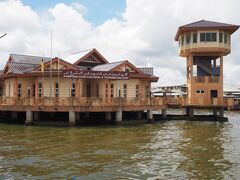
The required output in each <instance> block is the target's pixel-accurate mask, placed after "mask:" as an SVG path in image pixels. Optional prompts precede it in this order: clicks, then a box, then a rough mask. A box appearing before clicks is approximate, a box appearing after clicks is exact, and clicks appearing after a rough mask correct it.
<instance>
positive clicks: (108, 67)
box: [92, 60, 144, 74]
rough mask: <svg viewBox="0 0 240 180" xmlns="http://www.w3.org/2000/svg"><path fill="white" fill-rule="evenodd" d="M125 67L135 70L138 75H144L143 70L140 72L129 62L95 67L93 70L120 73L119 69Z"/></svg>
mask: <svg viewBox="0 0 240 180" xmlns="http://www.w3.org/2000/svg"><path fill="white" fill-rule="evenodd" d="M125 65H127V66H129V67H131V68H132V69H134V70H135V71H136V72H137V73H140V74H144V73H143V72H142V71H141V70H139V69H138V68H136V67H135V66H134V65H133V64H131V63H130V62H129V61H128V60H124V61H118V62H114V63H108V64H102V65H98V66H95V67H94V68H93V69H92V70H93V71H118V68H120V67H122V66H125Z"/></svg>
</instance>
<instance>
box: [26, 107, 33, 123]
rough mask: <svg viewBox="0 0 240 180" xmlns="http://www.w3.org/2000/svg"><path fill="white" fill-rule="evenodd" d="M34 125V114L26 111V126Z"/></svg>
mask: <svg viewBox="0 0 240 180" xmlns="http://www.w3.org/2000/svg"><path fill="white" fill-rule="evenodd" d="M32 123H33V112H32V111H29V110H27V111H26V121H25V124H26V125H31V124H32Z"/></svg>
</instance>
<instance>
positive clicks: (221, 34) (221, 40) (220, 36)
mask: <svg viewBox="0 0 240 180" xmlns="http://www.w3.org/2000/svg"><path fill="white" fill-rule="evenodd" d="M219 42H220V43H222V42H223V33H219Z"/></svg>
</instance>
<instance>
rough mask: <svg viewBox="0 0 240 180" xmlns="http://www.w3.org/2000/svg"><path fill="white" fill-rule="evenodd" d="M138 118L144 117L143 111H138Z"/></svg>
mask: <svg viewBox="0 0 240 180" xmlns="http://www.w3.org/2000/svg"><path fill="white" fill-rule="evenodd" d="M137 119H142V111H137Z"/></svg>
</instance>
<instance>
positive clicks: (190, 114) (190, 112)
mask: <svg viewBox="0 0 240 180" xmlns="http://www.w3.org/2000/svg"><path fill="white" fill-rule="evenodd" d="M189 116H190V117H194V109H193V108H190V109H189Z"/></svg>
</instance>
